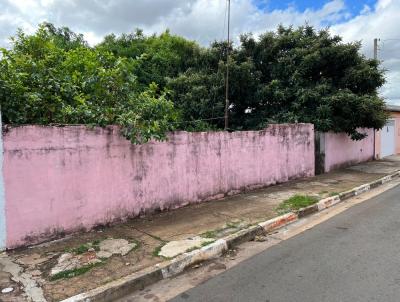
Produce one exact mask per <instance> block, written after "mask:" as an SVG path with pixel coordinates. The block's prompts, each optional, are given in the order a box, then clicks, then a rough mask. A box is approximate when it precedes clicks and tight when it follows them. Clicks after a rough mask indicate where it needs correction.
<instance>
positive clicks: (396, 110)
mask: <svg viewBox="0 0 400 302" xmlns="http://www.w3.org/2000/svg"><path fill="white" fill-rule="evenodd" d="M386 108H387V110H388V111H389V113H390V118H389V120H388V121H387V123H386V125H385V126H384V127H383V128H382V129H381V130H379V131H376V134H375V157H376V158H377V159H379V158H383V157H386V156H390V155H394V154H400V106H394V105H387V106H386Z"/></svg>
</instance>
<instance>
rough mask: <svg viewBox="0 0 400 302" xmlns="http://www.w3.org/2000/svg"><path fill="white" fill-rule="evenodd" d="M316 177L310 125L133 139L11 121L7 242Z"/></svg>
mask: <svg viewBox="0 0 400 302" xmlns="http://www.w3.org/2000/svg"><path fill="white" fill-rule="evenodd" d="M313 175H314V130H313V125H311V124H283V125H271V126H270V127H268V128H267V129H266V130H264V131H244V132H232V133H228V132H223V131H220V132H200V133H188V132H175V133H171V134H169V136H168V141H167V142H149V143H147V144H144V145H140V146H135V145H132V144H131V143H130V142H129V141H127V140H126V139H124V138H123V137H121V136H120V135H119V131H118V128H116V127H108V128H95V129H88V128H86V127H84V126H65V127H44V126H22V127H15V128H7V131H5V134H4V182H5V186H6V224H7V247H8V248H13V247H17V246H23V245H28V244H33V243H38V242H41V241H45V240H49V239H52V238H54V237H57V236H60V235H62V234H64V233H69V232H73V231H76V230H81V229H90V228H92V227H93V226H95V225H98V224H105V223H109V222H115V221H118V220H123V219H125V218H127V217H132V216H137V215H139V214H141V213H146V212H151V211H154V210H158V209H161V210H164V209H170V208H179V207H182V206H184V205H187V204H190V203H196V202H201V201H205V200H211V199H217V198H221V197H223V196H224V195H227V194H234V193H238V192H239V191H240V190H243V189H249V188H257V187H263V186H267V185H272V184H275V183H280V182H286V181H288V180H290V179H294V178H299V177H308V176H313Z"/></svg>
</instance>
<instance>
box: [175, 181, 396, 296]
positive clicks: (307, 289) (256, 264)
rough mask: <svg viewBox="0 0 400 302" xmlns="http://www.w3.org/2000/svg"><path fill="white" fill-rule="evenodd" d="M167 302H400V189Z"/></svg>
mask: <svg viewBox="0 0 400 302" xmlns="http://www.w3.org/2000/svg"><path fill="white" fill-rule="evenodd" d="M170 301H174V302H177V301H185V302H190V301H202V302H205V301H210V302H211V301H212V302H217V301H229V302H231V301H232V302H233V301H240V302H242V301H243V302H245V301H257V302H294V301H299V302H314V301H315V302H331V301H335V302H338V301H342V302H347V301H351V302H358V301H360V302H367V301H379V302H386V301H393V302H398V301H400V186H398V187H396V188H394V189H391V190H389V191H386V192H384V193H383V194H381V195H379V196H377V197H375V198H372V199H370V200H368V201H365V202H363V203H361V204H358V205H356V206H354V207H351V208H350V209H348V210H347V211H345V212H343V213H341V214H339V215H337V216H335V217H333V218H331V219H330V220H327V221H325V222H323V223H321V224H319V225H317V226H315V227H314V228H313V229H311V230H309V231H306V232H303V233H301V234H300V235H297V236H295V237H293V238H291V239H288V240H286V241H282V242H281V243H279V244H278V245H275V246H273V247H271V248H269V249H267V250H265V252H262V253H260V254H258V255H257V256H255V257H252V258H249V259H247V260H246V261H244V262H242V263H240V264H238V265H237V266H235V267H233V268H231V269H229V270H227V271H226V272H224V273H222V274H220V275H218V276H216V277H214V278H212V279H210V280H208V281H207V282H205V283H203V284H202V285H200V286H198V287H195V288H193V289H191V290H189V291H187V292H184V293H182V294H180V295H179V296H178V297H176V298H174V299H173V300H170Z"/></svg>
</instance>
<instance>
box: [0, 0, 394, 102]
mask: <svg viewBox="0 0 400 302" xmlns="http://www.w3.org/2000/svg"><path fill="white" fill-rule="evenodd" d="M225 7H226V0H134V1H132V0H36V1H35V0H23V1H19V0H0V45H3V46H4V45H6V40H7V38H8V37H9V36H10V35H12V34H14V33H15V31H16V29H17V27H22V28H23V29H24V30H27V31H29V32H32V31H33V30H34V29H35V28H36V26H37V24H38V23H40V22H43V21H49V22H52V23H54V24H55V25H56V26H68V27H70V28H71V29H73V30H74V31H77V32H81V33H83V34H84V35H85V37H86V38H87V40H88V41H89V43H91V44H95V43H98V42H99V41H100V40H101V38H102V37H103V36H104V35H106V34H108V33H111V32H114V33H117V34H118V33H122V32H130V31H133V30H134V29H135V28H137V27H139V28H142V29H144V31H145V32H146V33H153V32H161V31H164V30H165V29H167V28H169V29H170V30H171V31H172V32H173V33H176V34H180V35H183V36H185V37H187V38H189V39H193V40H197V41H199V42H200V43H202V44H203V45H204V44H208V43H210V42H211V41H213V40H216V39H217V40H221V39H223V38H224V37H225V32H224V29H225V30H226V24H225V26H224V23H225V18H224V16H225ZM399 15H400V1H399V0H378V2H377V4H376V5H375V7H369V6H364V8H363V10H362V11H361V12H360V14H359V15H358V16H355V17H351V15H350V14H349V11H348V10H347V7H346V3H345V0H330V1H328V2H327V3H326V4H325V5H324V6H323V7H322V8H320V9H306V10H305V11H298V10H296V8H295V6H289V7H288V8H286V9H281V10H273V11H266V10H261V9H259V8H258V7H257V6H256V5H255V0H232V18H231V25H232V35H233V36H234V37H235V38H236V41H237V37H238V36H239V35H240V34H242V33H247V32H253V33H254V34H259V33H262V32H265V31H266V30H273V29H275V28H276V26H277V25H278V24H284V25H294V26H298V25H302V24H304V23H305V22H308V23H309V24H311V25H314V26H315V27H317V28H322V27H326V26H327V25H331V29H332V32H334V33H337V34H340V35H342V36H343V37H344V40H345V41H354V40H362V43H363V52H364V53H365V55H366V56H368V57H371V56H372V53H373V51H372V45H373V39H374V38H375V37H377V38H381V43H380V48H381V49H380V52H379V56H380V59H382V60H383V61H384V66H385V68H387V69H388V73H387V79H388V83H387V85H385V87H384V89H383V90H382V94H383V95H384V96H385V97H388V98H400V85H398V83H399V81H400V61H399V58H400V54H399V53H398V51H397V50H398V49H400V48H399V47H400V41H396V40H388V39H392V38H400V34H399V33H398V26H399V24H400V23H399V21H398V16H399ZM335 24H336V25H335Z"/></svg>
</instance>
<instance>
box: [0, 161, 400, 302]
mask: <svg viewBox="0 0 400 302" xmlns="http://www.w3.org/2000/svg"><path fill="white" fill-rule="evenodd" d="M398 170H400V157H391V158H387V159H386V160H382V161H375V162H368V163H365V164H361V165H356V166H353V167H350V168H347V169H342V170H337V171H334V172H331V173H328V174H324V175H320V176H316V177H313V178H307V179H301V180H296V181H291V182H288V183H285V184H280V185H276V186H272V187H268V188H266V189H261V190H256V191H251V192H247V193H243V194H240V195H236V196H232V197H228V198H224V199H221V200H216V201H211V202H207V203H202V204H198V205H192V206H188V207H185V208H181V209H177V210H174V211H169V212H163V213H159V214H155V215H152V216H149V217H142V218H138V219H133V220H131V221H128V222H126V223H124V224H120V225H116V226H111V227H104V228H97V229H96V230H94V231H92V232H89V233H81V234H75V235H72V236H68V237H66V238H64V239H62V240H58V241H53V242H50V243H47V244H42V245H39V246H34V247H31V248H27V249H21V250H16V251H10V252H8V253H3V254H2V255H1V256H0V288H1V289H3V288H7V287H10V288H13V291H12V292H11V293H7V294H1V293H0V301H26V300H27V297H29V298H30V299H32V300H34V301H46V300H47V301H59V300H62V299H65V298H68V297H70V296H73V295H76V294H78V293H81V292H85V291H88V290H90V289H93V288H96V287H98V286H101V285H104V284H105V283H108V282H110V281H113V280H116V279H119V278H122V277H124V276H127V275H129V274H132V273H134V272H138V271H140V270H142V269H144V268H147V267H150V266H152V265H155V264H156V263H161V262H163V261H164V260H165V259H166V257H174V256H175V255H177V254H179V253H182V252H185V251H188V250H191V249H195V248H198V247H201V246H203V245H206V244H208V243H210V242H212V241H214V240H217V239H218V238H221V237H224V236H226V235H229V234H231V233H235V232H237V231H239V230H241V229H243V228H246V227H249V226H251V225H253V224H256V223H258V222H260V221H265V220H267V219H270V218H273V217H275V216H277V215H278V214H277V212H276V208H277V207H278V205H279V204H280V203H281V202H283V201H285V200H286V199H288V198H290V197H292V196H293V195H296V194H301V195H308V196H315V197H317V198H318V199H322V198H325V197H328V196H330V195H334V194H337V193H340V192H343V191H347V190H349V189H351V188H354V187H357V186H360V185H362V184H365V183H369V182H372V181H374V180H376V179H378V178H381V177H383V176H385V175H389V174H391V173H394V172H396V171H398ZM162 255H164V257H162ZM24 295H25V296H24ZM27 301H29V300H27Z"/></svg>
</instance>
